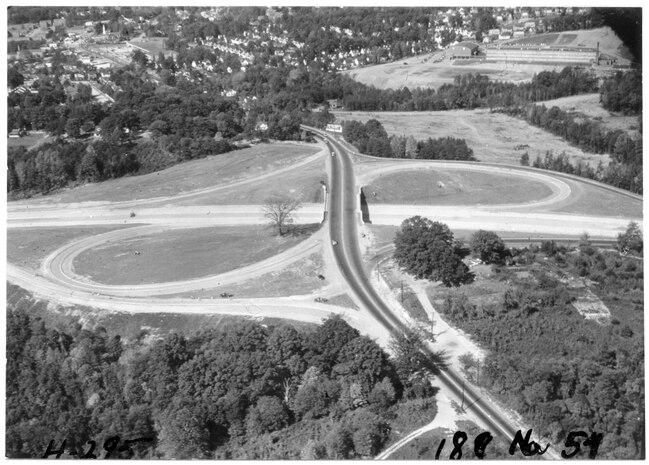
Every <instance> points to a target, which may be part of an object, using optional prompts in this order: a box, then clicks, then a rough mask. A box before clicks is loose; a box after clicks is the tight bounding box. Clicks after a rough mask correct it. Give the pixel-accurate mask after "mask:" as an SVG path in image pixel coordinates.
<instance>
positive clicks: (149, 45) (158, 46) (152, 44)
mask: <svg viewBox="0 0 649 465" xmlns="http://www.w3.org/2000/svg"><path fill="white" fill-rule="evenodd" d="M166 39H167V38H166V37H149V38H138V39H134V40H131V41H130V43H131V44H133V45H136V46H138V47H142V48H143V49H145V50H148V51H149V52H150V53H151V54H152V55H153V56H154V57H156V60H157V59H158V55H159V54H160V53H163V54H164V55H165V56H168V55H170V54H172V55H175V52H174V51H173V50H169V49H166V48H165V47H164V42H165V40H166Z"/></svg>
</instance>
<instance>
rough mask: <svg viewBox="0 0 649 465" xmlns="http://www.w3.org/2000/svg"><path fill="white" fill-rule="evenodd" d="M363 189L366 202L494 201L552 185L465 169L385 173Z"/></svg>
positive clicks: (534, 194)
mask: <svg viewBox="0 0 649 465" xmlns="http://www.w3.org/2000/svg"><path fill="white" fill-rule="evenodd" d="M404 186H408V188H407V189H404ZM363 190H364V192H365V196H366V198H367V202H368V204H370V206H371V204H372V203H393V204H411V205H494V204H505V203H519V202H520V203H523V202H530V201H533V200H540V199H542V198H545V197H547V196H549V195H551V194H552V189H550V188H549V187H548V186H546V185H545V184H543V183H541V182H535V181H532V180H530V179H527V178H522V177H517V176H511V177H510V176H504V175H495V174H488V173H481V172H480V173H479V172H475V171H469V170H467V171H455V170H452V171H447V172H442V171H436V170H435V171H433V170H426V171H416V172H403V173H394V174H386V175H383V176H381V177H379V178H378V179H376V180H374V181H373V182H371V183H370V184H369V185H367V186H365V187H364V188H363Z"/></svg>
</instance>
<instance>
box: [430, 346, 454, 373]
mask: <svg viewBox="0 0 649 465" xmlns="http://www.w3.org/2000/svg"><path fill="white" fill-rule="evenodd" d="M426 355H427V361H428V363H427V364H426V365H427V366H426V368H428V370H429V371H430V372H431V373H432V374H434V375H439V374H440V373H441V372H442V371H444V370H446V369H448V367H449V359H450V356H449V355H448V352H447V351H446V350H438V351H433V350H430V349H428V350H426Z"/></svg>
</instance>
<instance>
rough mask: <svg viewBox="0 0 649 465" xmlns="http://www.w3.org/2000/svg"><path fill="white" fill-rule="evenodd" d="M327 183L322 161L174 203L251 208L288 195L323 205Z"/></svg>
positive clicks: (324, 166) (323, 161)
mask: <svg viewBox="0 0 649 465" xmlns="http://www.w3.org/2000/svg"><path fill="white" fill-rule="evenodd" d="M326 181H327V172H326V165H325V159H324V158H322V159H320V160H316V161H314V162H312V163H309V164H308V165H305V166H302V167H300V168H298V169H295V170H291V171H288V172H285V173H280V174H278V175H275V176H270V177H267V178H265V179H260V180H259V181H255V182H254V183H251V184H244V185H241V186H237V187H232V188H229V189H227V190H221V191H217V192H213V193H209V194H205V195H201V196H199V197H192V198H191V199H187V200H180V201H177V202H174V203H175V204H177V205H250V204H263V203H264V202H265V201H266V199H267V198H268V197H270V196H272V195H275V194H283V195H287V196H289V197H291V198H295V199H298V200H300V201H301V202H306V203H320V202H323V201H324V192H323V189H322V184H321V183H322V182H326Z"/></svg>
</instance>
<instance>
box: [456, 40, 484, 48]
mask: <svg viewBox="0 0 649 465" xmlns="http://www.w3.org/2000/svg"><path fill="white" fill-rule="evenodd" d="M451 48H468V49H471V50H473V49H475V48H478V44H476V43H475V42H470V41H468V40H465V41H463V42H459V43H457V44H455V45H453V47H451Z"/></svg>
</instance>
